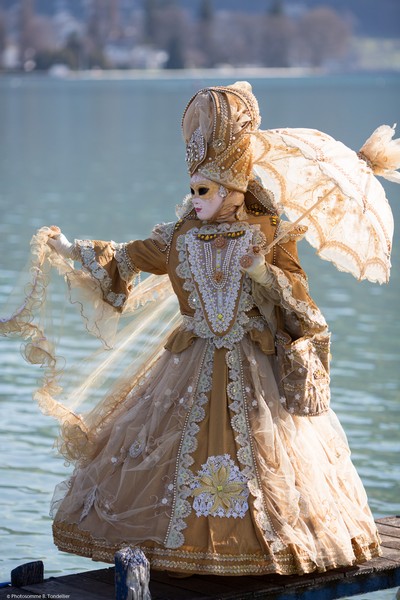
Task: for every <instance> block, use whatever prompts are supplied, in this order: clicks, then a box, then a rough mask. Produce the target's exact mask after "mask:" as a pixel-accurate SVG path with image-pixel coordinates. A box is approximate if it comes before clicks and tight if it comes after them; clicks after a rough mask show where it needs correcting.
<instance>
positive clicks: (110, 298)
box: [74, 240, 126, 310]
mask: <svg viewBox="0 0 400 600" xmlns="http://www.w3.org/2000/svg"><path fill="white" fill-rule="evenodd" d="M74 248H75V251H76V252H77V253H78V255H79V259H80V261H81V262H82V266H83V268H84V269H85V270H86V271H88V272H89V273H90V275H91V276H92V277H93V278H94V279H95V280H96V281H97V283H98V284H99V286H100V288H101V291H102V294H103V298H104V300H105V301H106V302H108V304H111V306H114V308H117V309H119V310H121V309H122V307H123V305H124V304H125V301H126V294H122V293H121V294H117V293H115V292H113V291H112V290H111V286H112V279H111V277H110V276H109V275H108V273H107V271H106V269H105V268H104V267H102V266H101V265H100V264H99V262H98V261H97V256H96V251H95V248H94V244H93V242H92V241H90V240H75V245H74Z"/></svg>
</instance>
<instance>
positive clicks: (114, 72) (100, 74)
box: [0, 65, 400, 81]
mask: <svg viewBox="0 0 400 600" xmlns="http://www.w3.org/2000/svg"><path fill="white" fill-rule="evenodd" d="M343 76H348V77H360V76H361V77H362V76H364V77H368V76H369V77H384V76H390V77H396V76H397V77H400V71H399V70H397V69H393V70H391V69H378V70H377V69H371V70H369V69H360V70H356V71H339V70H338V71H332V70H329V69H323V68H310V67H288V68H268V67H229V66H226V67H217V68H210V69H87V70H80V71H72V70H69V69H65V68H64V65H56V66H55V67H54V68H52V69H50V70H49V71H36V70H34V71H30V72H24V71H0V81H1V79H2V77H6V78H7V77H21V78H25V77H26V78H29V77H46V78H47V77H49V78H51V79H62V80H73V81H77V80H81V81H123V80H128V81H129V80H133V81H134V80H137V81H140V80H143V81H153V80H154V81H156V80H171V81H173V80H176V81H183V80H185V79H186V80H199V79H200V80H201V79H236V80H238V79H239V80H240V79H306V78H310V79H312V78H318V77H327V78H329V77H332V78H334V77H343Z"/></svg>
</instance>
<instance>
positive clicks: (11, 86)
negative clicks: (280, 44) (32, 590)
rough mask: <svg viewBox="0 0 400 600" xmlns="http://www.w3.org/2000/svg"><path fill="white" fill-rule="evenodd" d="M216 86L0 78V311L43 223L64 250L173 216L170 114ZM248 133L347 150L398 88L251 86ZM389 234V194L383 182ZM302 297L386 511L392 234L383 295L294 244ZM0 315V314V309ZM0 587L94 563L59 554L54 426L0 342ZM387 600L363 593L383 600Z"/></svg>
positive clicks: (391, 110) (260, 82) (395, 115)
mask: <svg viewBox="0 0 400 600" xmlns="http://www.w3.org/2000/svg"><path fill="white" fill-rule="evenodd" d="M237 78H240V77H237V76H232V77H230V78H229V79H222V78H221V77H220V76H217V77H214V78H210V79H206V78H201V79H200V78H197V79H195V78H191V79H190V78H187V79H178V78H177V79H164V80H151V79H150V80H140V79H127V80H101V79H98V80H85V79H82V80H56V79H51V78H47V77H43V78H42V77H36V76H33V77H14V76H8V77H3V78H0V140H1V144H0V209H1V223H0V277H1V279H0V300H2V301H5V299H6V298H7V296H8V294H9V292H10V289H11V288H12V285H13V283H14V281H15V277H16V275H17V274H18V272H19V271H20V269H21V268H22V267H23V266H24V264H25V261H26V259H27V257H28V250H29V240H30V238H31V236H32V234H33V233H34V231H35V230H36V229H37V228H38V227H40V226H42V225H50V224H57V225H59V226H61V227H62V229H63V231H64V232H65V234H66V235H67V236H68V237H69V238H71V239H73V238H75V237H78V238H87V237H88V238H92V239H114V240H116V241H127V240H129V239H133V238H138V237H143V236H147V235H148V233H149V231H150V230H151V228H152V226H153V225H154V224H155V223H157V222H160V221H169V220H173V219H174V206H175V204H176V203H177V202H180V201H181V199H182V197H183V196H184V195H185V194H186V193H187V191H188V178H187V174H186V170H185V162H184V145H183V142H182V140H181V134H180V119H181V115H182V112H183V109H184V107H185V105H186V102H187V100H188V99H189V97H190V96H191V95H192V94H193V93H194V92H195V91H196V90H197V89H199V88H200V87H202V86H204V85H211V84H221V83H231V82H233V81H234V80H235V79H237ZM250 81H251V83H252V84H253V88H254V91H255V93H256V95H257V97H258V100H259V103H260V108H261V113H262V116H263V124H262V125H263V127H264V128H270V127H271V128H273V127H283V126H290V127H300V126H302V127H313V128H317V129H321V130H324V131H327V132H328V133H330V134H331V135H333V136H334V137H336V138H339V139H341V140H342V141H343V142H345V143H346V144H347V145H349V146H351V147H352V148H354V149H358V148H359V147H361V145H362V143H363V141H364V140H365V139H366V138H367V137H368V136H369V135H370V133H371V132H372V131H373V129H374V128H375V127H377V126H378V125H380V124H382V123H387V124H390V125H391V124H393V123H395V122H396V121H397V120H398V119H399V118H400V110H399V106H400V103H399V91H400V78H399V77H395V76H385V75H376V76H372V75H368V76H367V75H363V76H346V77H339V76H336V77H330V78H324V77H315V78H303V79H296V78H287V79H283V78H280V79H278V78H276V79H273V78H268V79H267V78H262V77H258V78H254V79H251V78H250ZM383 185H384V187H385V189H386V191H387V194H388V197H389V198H390V200H391V204H392V208H393V212H394V216H395V223H397V224H398V223H399V222H400V221H399V219H400V203H399V196H400V189H399V188H396V187H395V186H394V185H392V184H389V183H386V182H383ZM300 253H301V255H302V260H303V266H304V267H305V269H306V270H307V272H308V274H309V278H310V283H311V291H312V295H313V296H314V298H315V299H316V301H317V302H318V304H319V305H320V307H321V308H322V310H323V312H324V313H325V316H326V317H327V319H328V321H329V323H330V327H331V330H332V333H333V362H332V371H333V372H332V388H333V400H332V405H333V408H334V409H335V411H336V412H337V414H338V415H339V418H340V420H341V422H342V424H343V426H344V428H345V431H346V433H347V435H348V438H349V442H350V446H351V448H352V452H353V461H354V463H355V465H356V467H357V469H358V471H359V473H360V475H361V478H362V480H363V482H364V485H365V487H366V489H367V492H368V495H369V500H370V505H371V508H372V510H373V513H374V515H375V516H376V517H378V516H387V515H394V514H400V485H399V481H400V467H399V456H400V438H399V408H400V392H399V383H400V375H399V354H400V347H399V340H400V319H399V318H398V306H399V304H398V298H399V296H400V269H399V266H400V244H399V227H398V225H397V231H396V234H395V241H394V244H393V255H392V263H393V268H392V276H391V281H390V283H389V285H385V286H378V285H376V284H371V283H368V282H362V283H358V282H357V281H355V280H354V279H353V278H352V277H351V276H350V275H348V274H345V273H339V272H337V271H336V270H335V268H334V267H333V266H332V265H330V264H327V263H326V262H323V261H321V260H320V259H319V258H317V257H316V256H315V255H314V254H313V251H312V250H311V249H310V248H309V247H308V246H307V243H306V242H302V243H301V244H300ZM2 312H3V311H2ZM0 360H1V379H0V411H1V420H0V434H1V438H0V440H1V442H0V443H1V458H0V477H1V483H0V485H1V492H0V515H1V516H0V535H1V542H0V543H1V556H0V581H5V580H8V579H9V573H10V569H12V568H13V567H15V566H17V565H19V564H21V563H23V562H27V561H29V560H38V559H42V560H43V561H44V563H45V570H46V576H50V575H56V574H60V573H64V574H65V573H68V572H75V571H79V570H87V569H91V568H95V567H96V566H99V567H102V566H104V565H102V564H97V565H96V563H92V562H91V561H89V560H86V559H83V558H80V557H76V556H72V555H67V554H62V553H60V552H58V551H57V550H56V549H55V548H54V546H53V543H52V539H51V520H50V518H49V517H48V505H49V502H50V499H51V496H52V491H53V488H54V486H55V485H56V484H57V483H58V482H59V481H61V480H62V479H65V477H66V476H67V474H68V473H69V471H70V469H69V468H67V467H66V466H65V465H64V463H63V461H62V460H60V459H59V458H56V457H55V456H54V452H53V451H52V443H53V439H54V437H55V435H56V425H55V423H54V422H53V421H52V420H50V419H49V418H46V417H44V416H43V415H42V414H41V413H40V412H39V410H38V408H37V406H36V405H35V404H34V403H33V401H32V400H31V391H32V389H33V387H34V385H35V381H36V378H37V372H36V370H35V369H34V368H32V367H29V366H28V365H26V364H25V363H24V362H23V360H22V359H21V356H20V354H19V342H17V341H15V340H1V342H0ZM394 596H395V590H387V591H384V592H383V591H382V592H379V593H378V594H375V595H374V594H366V595H365V596H363V598H370V599H372V598H378V599H379V600H382V599H384V598H385V599H389V598H390V599H392V598H394Z"/></svg>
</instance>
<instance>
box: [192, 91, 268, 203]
mask: <svg viewBox="0 0 400 600" xmlns="http://www.w3.org/2000/svg"><path fill="white" fill-rule="evenodd" d="M260 122H261V119H260V114H259V110H258V103H257V100H256V98H255V96H254V95H253V93H252V91H251V86H250V84H249V83H247V82H242V81H240V82H237V83H235V84H233V85H229V86H226V87H224V86H218V87H209V88H204V89H202V90H200V91H199V92H197V94H196V95H195V96H193V97H192V98H191V99H190V101H189V103H188V105H187V107H186V109H185V111H184V114H183V119H182V129H183V136H184V138H185V142H186V162H187V165H188V170H189V173H190V175H193V173H194V172H195V171H198V172H199V173H201V174H202V175H204V176H205V177H207V178H208V179H211V180H213V181H216V182H217V183H221V184H222V185H224V186H226V187H228V188H229V189H232V190H237V191H240V192H243V193H245V192H246V191H247V186H248V182H249V179H250V177H251V172H252V165H253V161H252V149H251V136H250V133H251V132H253V131H256V130H257V129H258V127H259V125H260Z"/></svg>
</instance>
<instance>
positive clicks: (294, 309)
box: [255, 222, 327, 338]
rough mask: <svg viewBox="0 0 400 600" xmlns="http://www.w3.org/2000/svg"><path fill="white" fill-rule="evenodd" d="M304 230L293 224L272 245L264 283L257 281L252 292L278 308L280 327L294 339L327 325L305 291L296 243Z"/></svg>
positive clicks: (306, 283)
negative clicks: (292, 226)
mask: <svg viewBox="0 0 400 600" xmlns="http://www.w3.org/2000/svg"><path fill="white" fill-rule="evenodd" d="M281 223H282V225H281V227H286V222H281ZM283 223H284V224H283ZM279 233H280V231H279V229H278V230H277V234H279ZM304 233H305V228H304V227H297V228H295V230H292V231H291V232H290V233H288V234H287V235H286V236H284V237H283V239H282V240H281V241H280V242H278V243H277V244H276V245H275V246H274V248H273V252H272V256H270V257H268V258H269V260H268V262H269V264H268V263H267V265H266V266H267V269H268V275H267V277H266V282H267V285H266V286H261V285H259V284H258V285H257V286H256V288H257V289H256V291H255V294H256V296H257V297H258V298H259V301H260V299H262V298H265V299H268V300H269V301H271V300H272V302H273V303H274V304H275V305H277V306H278V307H279V308H280V311H278V313H280V317H281V320H283V323H280V326H281V327H282V326H283V328H284V329H285V330H286V331H289V332H290V333H291V335H292V337H294V338H297V337H300V336H303V335H307V334H310V333H315V332H318V331H323V330H325V329H326V328H327V324H326V321H325V318H324V316H323V315H322V313H321V311H320V310H319V308H318V307H317V306H316V304H315V302H314V301H313V299H312V298H311V296H310V294H309V289H308V281H307V275H306V274H305V272H304V271H303V269H302V267H301V265H300V261H299V258H298V252H297V242H298V240H299V239H301V238H302V237H303V236H304Z"/></svg>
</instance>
